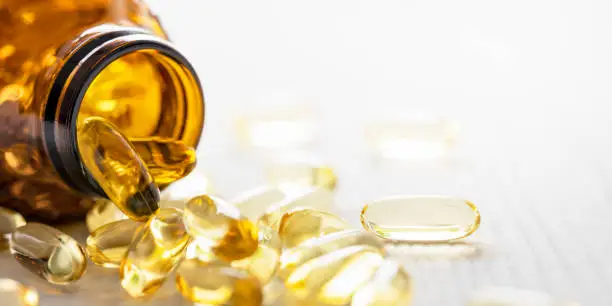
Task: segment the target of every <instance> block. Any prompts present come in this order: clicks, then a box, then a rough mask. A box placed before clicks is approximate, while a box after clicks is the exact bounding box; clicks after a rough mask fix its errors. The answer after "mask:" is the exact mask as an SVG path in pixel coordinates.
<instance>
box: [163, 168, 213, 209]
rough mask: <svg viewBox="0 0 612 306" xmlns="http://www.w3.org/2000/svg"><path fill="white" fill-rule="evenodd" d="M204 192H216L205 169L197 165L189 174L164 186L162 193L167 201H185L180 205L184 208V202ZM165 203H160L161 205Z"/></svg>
mask: <svg viewBox="0 0 612 306" xmlns="http://www.w3.org/2000/svg"><path fill="white" fill-rule="evenodd" d="M202 194H214V188H213V187H212V184H211V182H210V179H209V178H208V176H207V175H206V173H205V172H204V170H202V169H198V167H197V166H196V168H195V169H194V170H193V171H192V172H191V173H190V174H189V175H187V176H186V177H184V178H182V179H180V180H178V181H176V182H173V183H172V184H170V185H169V186H168V187H166V188H164V190H163V191H162V193H161V200H162V201H163V202H166V203H168V201H171V202H174V201H181V202H183V205H182V206H180V208H181V209H182V208H184V206H185V205H184V203H186V202H187V201H188V200H189V199H191V198H193V197H197V196H199V195H202ZM163 204H164V203H160V205H163ZM175 204H178V202H176V203H175Z"/></svg>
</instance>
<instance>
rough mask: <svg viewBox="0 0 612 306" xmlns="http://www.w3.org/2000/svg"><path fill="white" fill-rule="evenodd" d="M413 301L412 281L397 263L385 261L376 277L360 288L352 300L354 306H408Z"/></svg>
mask: <svg viewBox="0 0 612 306" xmlns="http://www.w3.org/2000/svg"><path fill="white" fill-rule="evenodd" d="M411 299H412V281H411V280H410V276H409V275H408V273H407V272H406V271H405V270H404V269H403V268H402V266H401V265H400V264H398V263H397V262H395V261H391V260H385V261H384V262H383V263H382V264H381V265H380V267H379V268H378V270H377V271H376V274H375V275H374V277H373V278H372V279H371V280H370V281H369V282H368V283H367V284H366V285H364V286H363V287H361V288H359V290H357V292H356V293H355V295H354V296H353V298H352V302H351V305H353V306H406V305H409V304H410V300H411Z"/></svg>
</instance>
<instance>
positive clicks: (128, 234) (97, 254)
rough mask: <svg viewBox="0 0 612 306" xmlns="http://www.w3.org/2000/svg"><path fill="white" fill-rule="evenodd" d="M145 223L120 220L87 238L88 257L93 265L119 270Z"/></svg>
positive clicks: (101, 228)
mask: <svg viewBox="0 0 612 306" xmlns="http://www.w3.org/2000/svg"><path fill="white" fill-rule="evenodd" d="M142 225H143V223H140V222H137V221H134V220H130V219H127V220H119V221H115V222H112V223H109V224H106V225H104V226H102V227H99V228H98V229H96V230H95V231H93V232H92V233H91V235H89V237H88V238H87V243H86V245H87V247H86V250H87V255H89V258H90V259H91V261H93V263H95V264H96V265H99V266H102V267H105V268H119V266H120V265H121V260H123V257H124V256H125V254H126V252H127V250H128V247H129V246H130V243H131V242H132V237H133V236H134V233H136V231H137V230H138V229H139V228H140V226H142Z"/></svg>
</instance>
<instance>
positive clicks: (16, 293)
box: [0, 278, 38, 306]
mask: <svg viewBox="0 0 612 306" xmlns="http://www.w3.org/2000/svg"><path fill="white" fill-rule="evenodd" d="M0 302H2V306H38V292H37V291H36V289H34V288H32V287H26V286H24V285H22V284H21V283H19V282H17V281H15V280H12V279H10V278H0Z"/></svg>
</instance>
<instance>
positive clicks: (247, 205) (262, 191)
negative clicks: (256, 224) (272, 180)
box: [230, 186, 288, 220]
mask: <svg viewBox="0 0 612 306" xmlns="http://www.w3.org/2000/svg"><path fill="white" fill-rule="evenodd" d="M287 197H288V195H287V193H286V192H285V191H284V190H283V189H282V188H279V187H277V186H263V187H259V188H256V189H253V190H250V191H247V192H246V193H244V194H243V195H240V196H239V197H237V198H235V199H233V200H231V201H230V203H231V204H232V205H234V206H236V207H238V209H239V210H240V213H241V214H242V215H243V216H245V217H247V218H249V219H250V220H257V219H258V218H259V217H260V216H261V215H263V214H264V213H265V212H266V210H268V208H269V207H271V206H272V205H274V204H277V203H279V202H281V201H283V200H284V199H286V198H287Z"/></svg>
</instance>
